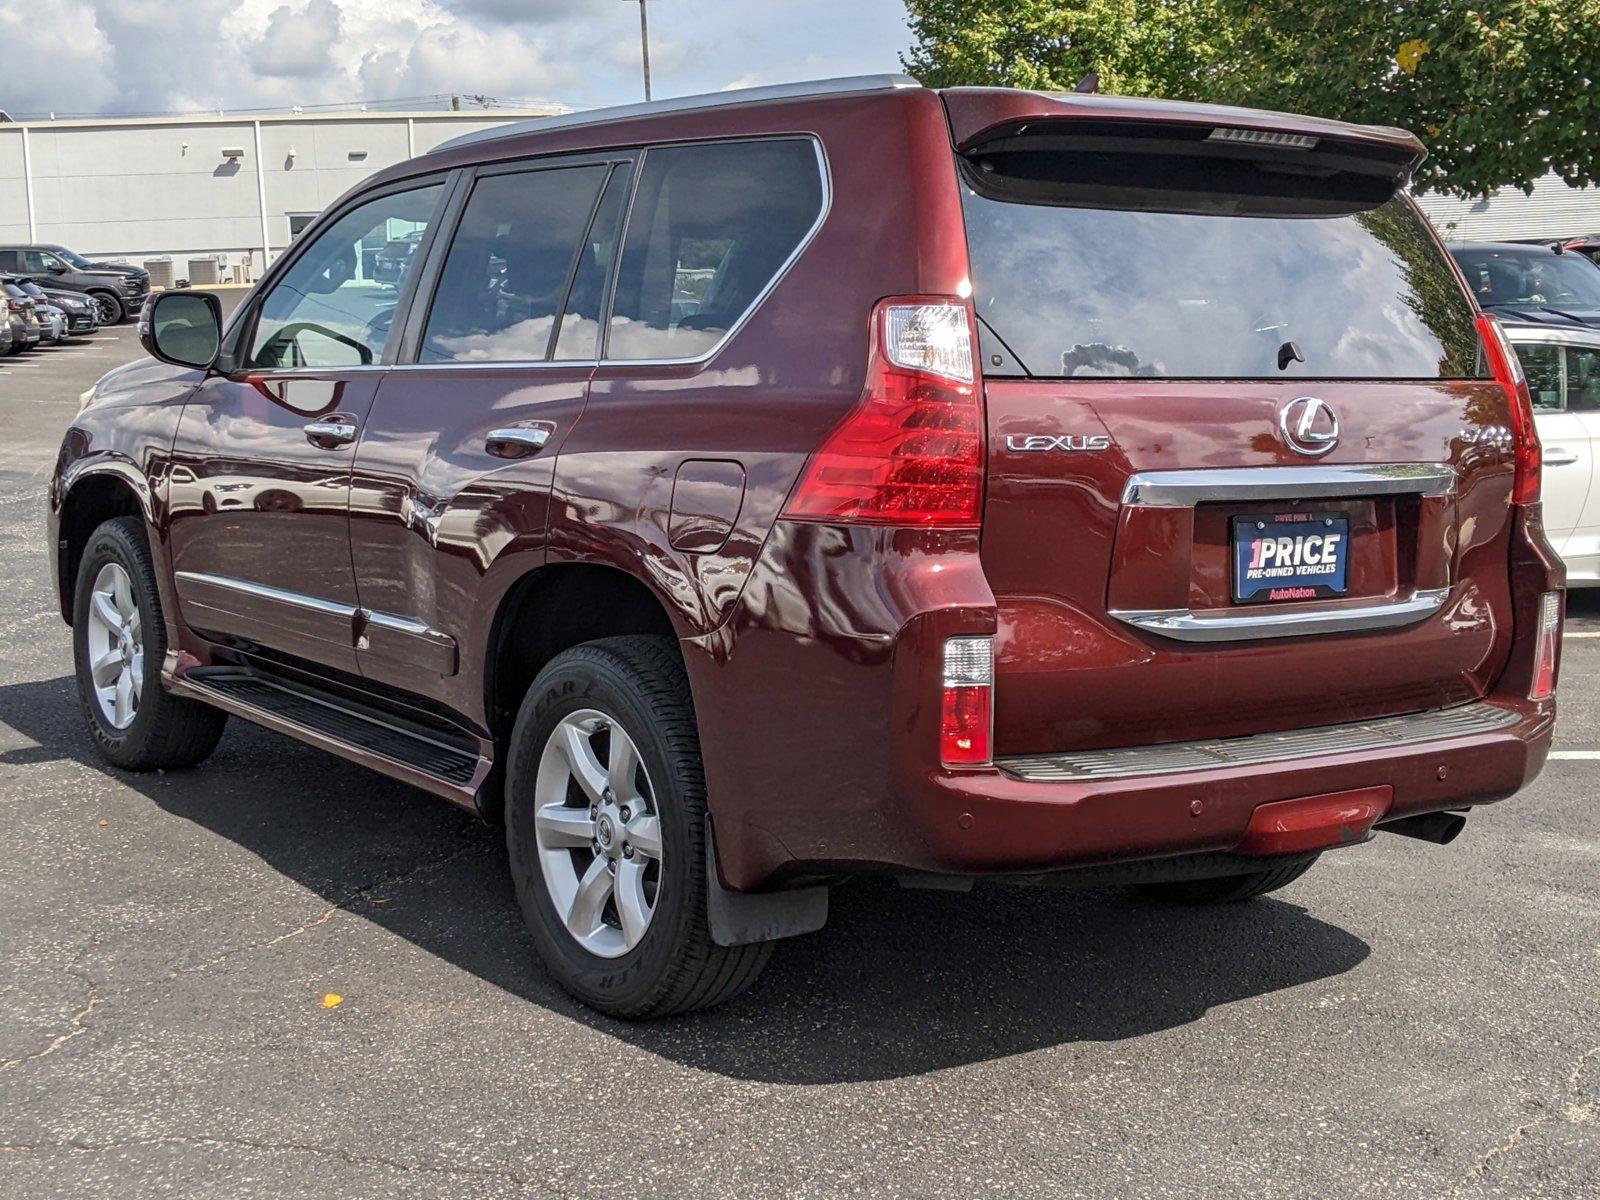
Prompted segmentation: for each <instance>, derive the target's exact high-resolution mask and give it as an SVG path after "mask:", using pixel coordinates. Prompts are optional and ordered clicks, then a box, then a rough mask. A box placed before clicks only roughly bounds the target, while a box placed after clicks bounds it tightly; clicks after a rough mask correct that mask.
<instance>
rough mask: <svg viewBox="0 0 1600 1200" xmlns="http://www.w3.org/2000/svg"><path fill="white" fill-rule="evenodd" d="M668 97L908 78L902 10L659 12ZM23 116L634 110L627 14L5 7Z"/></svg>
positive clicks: (467, 2) (658, 44)
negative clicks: (443, 103) (808, 81)
mask: <svg viewBox="0 0 1600 1200" xmlns="http://www.w3.org/2000/svg"><path fill="white" fill-rule="evenodd" d="M650 29H651V67H652V73H653V77H654V84H655V93H656V95H658V96H672V95H684V94H686V93H690V92H705V91H714V90H716V89H717V88H720V87H724V86H727V85H728V84H729V82H730V81H733V82H735V83H736V84H739V85H749V84H754V83H757V82H762V83H765V82H778V81H781V80H785V79H800V78H807V77H815V76H818V75H841V74H853V73H857V72H862V71H892V70H895V69H897V64H896V62H895V53H896V51H897V50H899V49H900V48H901V47H902V46H904V45H905V44H906V42H907V41H908V40H909V39H908V38H907V36H906V33H905V25H904V10H903V8H902V6H901V4H900V3H899V0H792V2H791V3H788V4H784V5H770V4H765V3H763V4H753V3H751V2H750V0H664V2H662V3H659V4H657V3H652V5H651V9H650ZM0 46H3V47H4V52H3V58H0V62H3V74H0V87H3V90H0V107H5V108H8V109H10V110H11V111H12V112H13V114H14V115H15V114H18V113H22V114H29V115H42V114H43V113H45V112H48V111H52V110H53V111H56V112H58V113H74V114H85V113H133V112H179V111H205V110H218V109H224V110H230V111H239V110H242V109H250V108H285V107H288V106H289V105H293V104H301V105H313V104H327V103H349V102H352V101H358V100H384V99H399V98H402V97H414V96H425V95H430V94H433V93H440V92H444V93H452V92H456V93H463V94H467V95H473V94H480V93H481V94H486V95H492V96H495V97H497V98H500V99H502V100H506V101H511V102H515V101H518V100H523V99H546V100H557V101H564V102H567V103H571V104H575V105H580V106H584V105H595V104H607V103H612V104H615V103H628V102H631V101H634V100H636V99H637V98H638V95H639V88H640V81H639V13H638V8H637V6H636V5H633V4H626V3H623V2H622V0H0Z"/></svg>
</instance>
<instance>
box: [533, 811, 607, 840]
mask: <svg viewBox="0 0 1600 1200" xmlns="http://www.w3.org/2000/svg"><path fill="white" fill-rule="evenodd" d="M533 823H534V825H535V826H536V827H537V828H538V830H539V839H540V840H541V841H542V842H543V843H544V844H545V845H546V846H549V847H550V848H552V849H555V848H557V847H561V848H572V847H586V846H588V845H589V843H590V842H591V841H593V840H594V822H593V821H591V820H590V819H589V810H588V809H586V808H568V807H567V806H566V805H564V804H546V805H545V806H544V807H543V808H541V809H539V810H538V812H536V813H535V814H534V818H533Z"/></svg>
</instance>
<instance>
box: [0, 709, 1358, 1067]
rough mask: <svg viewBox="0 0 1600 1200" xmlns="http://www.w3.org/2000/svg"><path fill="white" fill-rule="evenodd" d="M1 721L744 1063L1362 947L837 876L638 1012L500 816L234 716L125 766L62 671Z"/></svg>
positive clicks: (1094, 1010)
mask: <svg viewBox="0 0 1600 1200" xmlns="http://www.w3.org/2000/svg"><path fill="white" fill-rule="evenodd" d="M0 723H4V725H8V726H10V727H11V728H12V729H14V730H16V731H17V732H18V733H20V734H21V735H23V737H24V738H26V739H28V740H30V741H31V742H32V743H33V744H32V745H29V746H20V747H15V748H12V749H8V750H3V751H0V769H3V768H5V767H9V768H11V770H10V771H9V772H7V773H8V774H10V775H11V777H12V779H13V780H17V779H18V776H19V774H21V772H18V771H17V770H16V768H18V767H23V768H30V769H31V768H35V767H38V766H41V765H44V764H47V763H49V762H51V761H60V760H63V759H68V760H74V761H76V762H78V763H82V764H84V765H86V766H88V767H90V768H92V769H95V770H99V771H102V772H104V773H106V774H107V775H110V776H113V777H115V778H116V779H118V780H120V781H121V782H122V783H123V784H125V785H126V786H128V787H129V788H132V789H133V790H135V791H136V792H138V793H140V794H141V795H142V796H144V797H147V798H148V799H149V800H150V801H151V802H152V803H154V804H155V805H156V806H158V807H159V808H160V809H162V810H164V811H165V812H167V813H169V814H171V815H173V816H175V817H179V818H181V819H183V820H185V821H190V822H193V823H195V824H196V825H198V826H200V827H202V828H204V829H207V830H209V831H211V832H212V833H214V834H215V835H217V836H218V837H221V838H225V839H227V840H228V841H230V842H233V843H235V844H237V845H238V846H240V847H242V848H244V849H245V850H247V851H248V852H250V853H251V854H254V855H256V856H258V857H259V858H260V859H261V861H262V862H264V863H265V864H266V865H267V866H269V867H270V868H271V869H273V870H275V871H277V872H280V873H281V874H283V875H284V876H286V877H287V878H288V879H290V880H292V881H294V882H295V883H296V884H299V885H301V886H303V887H305V888H308V889H310V890H311V891H313V892H315V893H316V894H318V895H319V896H321V897H322V898H324V899H325V900H326V901H327V903H328V904H329V905H337V906H340V907H342V908H344V909H345V910H347V911H348V912H349V913H350V914H351V915H352V916H353V917H355V918H358V919H361V920H366V921H371V922H373V923H375V924H376V925H378V926H380V927H381V928H383V929H385V930H388V931H390V932H392V933H394V934H397V935H399V936H402V937H404V938H407V939H409V940H410V941H412V942H413V943H415V944H416V945H417V946H419V947H421V948H422V949H424V950H426V951H427V952H429V953H430V954H433V955H436V956H437V957H438V958H440V959H441V960H443V961H445V962H447V963H449V964H451V965H452V966H454V967H457V968H459V969H461V970H464V971H468V972H471V973H473V974H474V975H477V976H478V977H480V978H482V979H484V980H487V981H488V982H490V983H492V984H494V985H496V986H498V987H501V988H504V989H506V990H507V991H508V992H510V993H512V994H514V995H516V996H518V997H520V998H522V999H524V1000H526V1001H528V1002H529V1003H533V1004H538V1005H541V1006H544V1007H546V1008H548V1009H550V1010H552V1011H554V1012H557V1013H560V1014H563V1015H565V1016H567V1017H570V1018H572V1019H574V1020H577V1021H581V1022H583V1023H585V1024H587V1025H589V1026H591V1027H592V1028H594V1029H597V1030H601V1031H604V1032H606V1033H607V1034H609V1035H611V1036H614V1037H616V1038H618V1039H619V1040H621V1041H624V1042H627V1043H629V1044H631V1045H634V1046H637V1047H639V1048H641V1049H643V1050H646V1051H648V1052H651V1053H655V1054H658V1055H661V1056H662V1057H664V1058H667V1059H669V1060H672V1061H674V1062H679V1063H682V1064H684V1065H687V1066H691V1067H694V1068H697V1069H699V1070H704V1071H710V1072H715V1073H718V1074H722V1075H725V1076H729V1077H733V1078H738V1079H746V1080H757V1081H762V1082H777V1083H792V1084H821V1083H838V1082H853V1081H862V1080H875V1079H888V1078H898V1077H904V1076H915V1075H921V1074H924V1073H926V1072H929V1071H934V1070H938V1069H941V1068H946V1067H952V1066H960V1065H963V1064H966V1063H971V1062H975V1061H984V1060H991V1059H997V1058H1003V1057H1006V1056H1010V1055H1015V1054H1020V1053H1025V1052H1027V1051H1030V1050H1036V1049H1040V1048H1042V1047H1049V1046H1057V1045H1062V1044H1066V1043H1072V1042H1083V1041H1092V1042H1112V1041H1118V1040H1120V1039H1124V1038H1130V1037H1135V1036H1139V1035H1142V1034H1148V1033H1151V1032H1154V1031H1159V1030H1162V1029H1169V1028H1173V1027H1177V1026H1181V1025H1185V1024H1188V1023H1189V1022H1192V1021H1195V1020H1197V1019H1198V1018H1200V1017H1202V1016H1204V1015H1205V1014H1206V1013H1207V1012H1208V1011H1209V1010H1210V1009H1212V1008H1215V1007H1218V1006H1220V1005H1226V1004H1230V1003H1232V1002H1235V1001H1239V1000H1245V999H1248V998H1250V997H1252V996H1258V995H1262V994H1265V993H1269V992H1274V991H1278V990H1280V989H1284V988H1292V987H1296V986H1299V985H1302V984H1305V983H1309V982H1312V981H1314V980H1318V979H1324V978H1327V977H1330V976H1334V975H1338V974H1341V973H1343V972H1345V971H1348V970H1350V969H1351V968H1353V967H1354V966H1356V965H1357V964H1358V963H1360V962H1361V961H1362V960H1363V959H1364V958H1365V957H1366V956H1367V954H1368V952H1369V949H1368V946H1367V944H1366V943H1365V942H1363V941H1362V940H1361V939H1360V938H1358V937H1356V936H1355V935H1353V934H1351V933H1349V932H1347V931H1346V930H1343V929H1340V928H1338V927H1336V926H1333V925H1329V924H1327V923H1326V922H1324V921H1321V920H1318V919H1317V918H1316V917H1314V916H1312V915H1311V914H1309V913H1308V912H1307V911H1306V910H1305V909H1303V908H1301V907H1299V906H1298V905H1296V904H1294V903H1292V902H1288V901H1283V900H1277V899H1272V898H1267V899H1263V900H1259V901H1256V902H1255V903H1252V904H1244V905H1232V906H1226V907H1221V908H1212V909H1200V910H1189V909H1183V908H1177V907H1171V906H1166V905H1160V904H1155V903H1150V902H1146V901H1143V900H1141V899H1139V898H1137V897H1136V896H1134V895H1133V894H1131V893H1129V892H1125V891H1113V890H1083V891H1080V890H1075V889H1056V888H1021V887H1005V886H999V885H993V886H981V887H979V888H977V889H975V890H973V891H972V892H970V893H964V894H963V893H950V892H928V891H914V892H913V891H904V890H901V889H899V888H897V887H895V886H894V885H893V884H892V883H888V882H885V881H876V880H874V881H861V882H856V883H852V884H850V885H847V886H844V887H840V888H838V889H836V890H835V892H834V896H833V907H832V913H831V916H830V920H829V923H828V926H827V927H826V928H825V929H824V930H823V931H822V932H820V933H817V934H813V935H811V936H809V937H803V938H796V939H793V940H792V941H789V942H785V943H782V944H780V945H779V946H778V948H777V952H776V953H775V954H774V956H773V959H772V962H771V964H770V965H769V966H768V968H767V970H766V973H765V974H764V975H763V976H762V978H761V980H760V981H759V982H758V983H757V985H756V986H755V988H754V989H752V991H751V992H750V993H748V994H747V995H745V996H743V997H741V998H740V999H738V1000H736V1001H734V1002H732V1003H730V1004H728V1005H725V1006H723V1007H722V1008H719V1009H715V1010H712V1011H710V1012H706V1013H698V1014H693V1015H690V1016H687V1017H683V1018H677V1019H672V1020H665V1021H658V1022H655V1023H649V1024H628V1023H625V1022H619V1021H613V1020H610V1019H608V1018H605V1017H601V1016H598V1015H596V1014H594V1013H593V1012H591V1011H589V1010H587V1009H585V1008H583V1007H581V1006H579V1005H578V1004H576V1003H575V1002H574V1001H572V1000H571V999H570V998H568V997H567V996H566V995H565V994H564V993H562V992H561V991H560V990H559V989H558V988H556V987H555V986H554V985H553V984H552V983H551V982H550V980H549V978H548V977H547V976H546V975H545V973H544V971H543V969H542V968H541V967H540V966H539V964H538V962H537V961H536V960H535V958H534V956H533V950H532V945H531V942H530V940H529V939H528V937H527V935H526V933H525V932H524V931H523V928H522V923H521V917H520V914H519V913H518V912H517V909H516V903H515V900H514V898H513V895H512V891H511V886H510V883H509V880H508V878H507V876H506V872H505V865H504V851H503V849H502V845H501V838H500V834H499V831H498V830H491V829H489V828H487V827H486V826H484V825H482V824H481V823H479V822H477V820H476V819H475V818H473V817H471V816H469V815H468V814H465V813H463V812H462V811H461V810H459V809H456V808H454V807H452V806H451V805H449V804H447V803H445V802H444V801H442V800H437V799H435V798H432V797H430V796H428V795H426V794H424V793H422V792H419V791H416V790H413V789H411V788H408V787H405V786H403V785H401V784H398V783H393V782H391V781H389V780H386V779H383V778H382V777H380V776H377V775H375V774H372V773H371V772H368V771H365V770H363V769H362V768H359V767H356V766H354V765H352V764H349V763H345V762H343V761H342V760H339V759H336V758H333V757H331V756H328V755H324V754H322V753H320V752H318V751H315V750H312V749H310V748H309V747H304V746H301V745H299V744H298V743H296V742H294V741H292V740H291V739H288V738H284V737H279V736H277V735H275V734H270V733H267V732H266V731H264V730H260V729H256V728H254V727H252V726H249V725H247V724H245V723H244V722H242V721H237V720H236V721H231V722H230V723H229V729H228V733H227V734H226V736H225V737H224V739H223V742H222V745H221V746H220V747H219V748H218V751H217V753H216V755H215V756H214V757H213V758H212V759H211V760H210V761H209V762H208V763H206V764H203V765H202V766H200V767H197V768H195V769H193V770H189V771H177V772H168V773H165V774H150V775H136V774H130V773H126V772H120V771H114V770H112V769H110V768H108V767H106V766H105V765H104V763H103V762H102V761H101V760H100V759H99V758H98V757H97V756H96V754H95V752H94V749H93V747H92V746H91V744H90V742H89V739H88V735H87V733H86V732H85V731H84V728H83V725H82V721H81V718H80V715H79V712H78V708H77V697H76V694H75V692H74V689H73V683H72V680H71V679H70V678H60V679H51V680H46V681H42V682H34V683H19V684H13V685H9V686H5V687H0ZM0 736H3V734H0ZM7 740H8V741H11V742H12V743H13V744H14V742H15V739H14V738H8V739H7ZM23 778H25V776H23ZM14 786H16V784H14ZM24 786H25V785H24ZM98 815H99V813H98V812H96V813H90V814H85V819H93V818H94V817H97V816H98ZM228 880H229V881H228V883H227V884H226V885H225V886H227V887H229V888H232V887H234V886H236V882H235V877H234V876H233V875H232V874H230V875H229V876H228ZM196 886H197V887H200V886H204V885H203V884H200V883H197V885H196ZM218 886H224V885H222V884H219V885H218ZM1288 895H1289V896H1290V897H1292V896H1293V895H1294V892H1293V890H1291V891H1290V892H1289V893H1288Z"/></svg>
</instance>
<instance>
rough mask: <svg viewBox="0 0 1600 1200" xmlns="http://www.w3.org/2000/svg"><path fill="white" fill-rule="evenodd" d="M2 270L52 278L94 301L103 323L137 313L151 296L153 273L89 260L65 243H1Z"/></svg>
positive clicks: (63, 287) (53, 282) (115, 322)
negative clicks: (151, 276)
mask: <svg viewBox="0 0 1600 1200" xmlns="http://www.w3.org/2000/svg"><path fill="white" fill-rule="evenodd" d="M0 271H9V272H11V273H13V274H17V275H32V276H35V277H40V278H49V279H50V280H51V282H52V285H53V286H55V287H58V288H61V289H63V290H66V291H73V292H82V293H83V294H85V295H87V296H89V297H91V298H92V299H93V300H94V303H95V306H96V307H97V308H98V309H99V310H100V323H101V324H102V325H115V324H117V322H119V321H121V320H123V319H124V318H125V317H128V316H135V315H137V314H138V313H139V311H140V310H141V309H142V308H143V307H144V304H145V301H146V300H148V299H149V296H150V273H149V272H148V271H146V270H144V269H143V268H142V267H132V266H128V265H127V264H125V263H100V262H90V261H89V260H88V259H86V258H84V257H83V256H82V255H81V254H75V253H73V252H72V251H71V250H68V249H67V248H66V247H65V246H57V245H47V244H28V243H22V244H19V243H15V242H12V243H0Z"/></svg>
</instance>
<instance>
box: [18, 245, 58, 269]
mask: <svg viewBox="0 0 1600 1200" xmlns="http://www.w3.org/2000/svg"><path fill="white" fill-rule="evenodd" d="M58 263H59V264H61V265H63V266H64V265H65V264H64V263H61V260H60V259H59V258H57V257H56V256H55V255H54V254H49V253H46V252H45V251H43V250H26V251H24V252H23V255H22V267H23V270H25V271H29V272H34V273H39V274H42V273H44V272H46V271H48V270H49V269H50V268H51V267H53V266H56V265H57V264H58Z"/></svg>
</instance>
